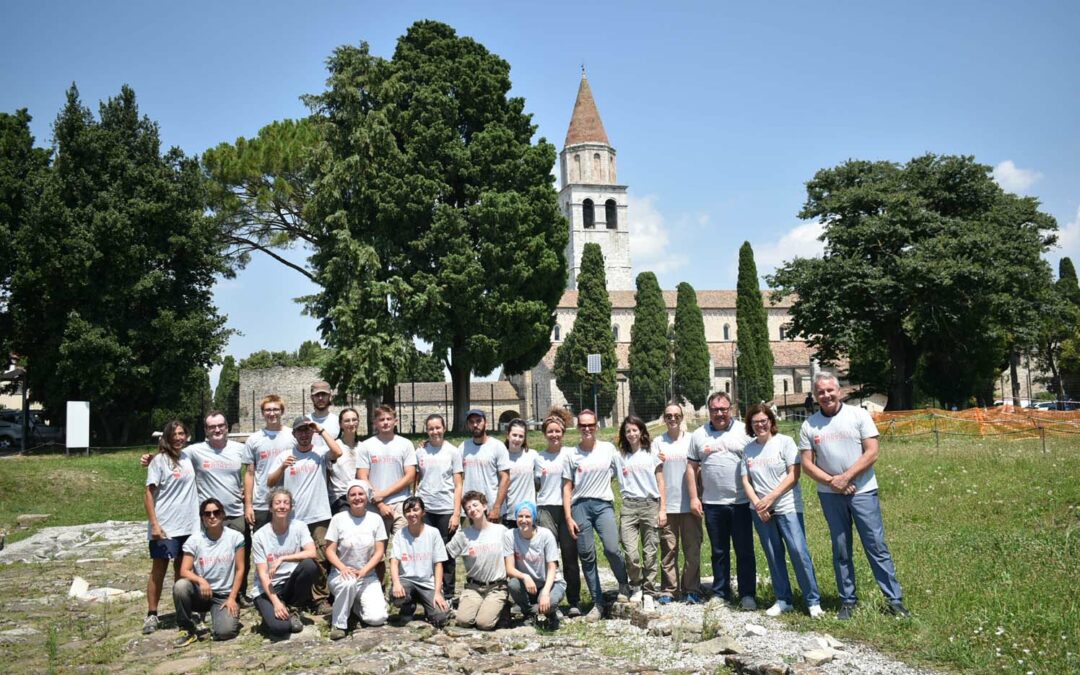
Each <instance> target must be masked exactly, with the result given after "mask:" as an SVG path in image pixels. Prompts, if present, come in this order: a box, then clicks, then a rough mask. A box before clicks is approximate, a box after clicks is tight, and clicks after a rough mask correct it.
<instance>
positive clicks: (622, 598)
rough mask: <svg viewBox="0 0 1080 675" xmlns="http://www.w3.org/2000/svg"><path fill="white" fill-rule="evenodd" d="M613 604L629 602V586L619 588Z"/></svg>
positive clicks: (624, 585)
mask: <svg viewBox="0 0 1080 675" xmlns="http://www.w3.org/2000/svg"><path fill="white" fill-rule="evenodd" d="M615 602H630V584H623V585H622V586H619V595H618V597H616V598H615Z"/></svg>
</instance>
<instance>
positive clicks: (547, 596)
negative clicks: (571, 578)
mask: <svg viewBox="0 0 1080 675" xmlns="http://www.w3.org/2000/svg"><path fill="white" fill-rule="evenodd" d="M514 510H515V513H516V514H517V528H516V529H513V530H508V531H507V532H506V534H505V535H503V556H504V557H505V559H506V576H507V578H508V579H509V581H508V586H509V588H510V597H512V598H513V599H514V602H516V603H517V605H518V607H520V608H521V613H522V614H524V615H525V619H526V620H531V621H535V622H539V621H546V622H547V623H548V625H549V627H551V628H556V627H557V626H558V616H559V615H558V613H557V611H556V610H557V609H558V607H559V602H560V601H562V599H563V595H565V594H566V582H565V581H563V579H562V575H561V574H559V545H558V544H557V543H556V542H555V535H554V534H552V533H551V530H548V529H547V528H543V527H537V526H536V520H537V515H536V504H533V503H532V502H521V503H519V504H518V505H517V506H515V507H514Z"/></svg>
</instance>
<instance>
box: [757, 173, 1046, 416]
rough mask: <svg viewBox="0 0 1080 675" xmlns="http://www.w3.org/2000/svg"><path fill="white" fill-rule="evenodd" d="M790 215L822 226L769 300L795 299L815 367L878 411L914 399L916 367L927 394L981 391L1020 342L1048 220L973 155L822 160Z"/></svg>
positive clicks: (1027, 329)
mask: <svg viewBox="0 0 1080 675" xmlns="http://www.w3.org/2000/svg"><path fill="white" fill-rule="evenodd" d="M799 215H800V217H801V218H804V219H817V220H819V221H820V222H821V223H822V225H823V226H824V232H823V234H822V238H823V240H824V241H825V253H824V255H823V257H821V258H810V259H808V258H796V259H794V260H792V261H789V262H787V263H785V264H784V265H783V266H782V267H781V268H779V269H778V270H777V271H776V273H775V274H774V275H772V276H771V277H769V282H770V285H771V286H773V288H774V289H776V295H775V296H774V297H782V296H784V295H788V294H796V295H797V300H796V301H795V303H794V305H793V307H792V308H791V328H792V332H793V334H794V335H800V336H802V337H805V338H806V339H807V340H808V341H809V343H810V344H811V345H812V346H813V347H814V348H815V350H816V351H817V352H818V355H819V357H820V358H821V359H822V360H823V361H825V362H826V363H828V362H835V361H837V360H839V359H842V358H847V359H848V360H849V362H850V368H849V376H850V378H851V380H852V381H855V382H862V383H866V385H867V387H868V388H869V389H871V390H873V391H881V392H886V393H887V394H888V397H889V401H888V406H887V407H888V409H890V410H900V409H910V408H912V407H913V406H914V404H915V382H916V371H917V370H918V369H919V367H920V363H921V364H923V369H924V372H926V373H930V374H932V375H933V377H930V378H923V379H922V382H923V385H924V386H925V387H927V388H928V391H927V393H929V394H930V395H932V396H935V397H937V398H940V399H943V400H953V401H956V400H957V399H956V397H957V396H960V395H961V394H962V393H964V392H961V391H960V390H959V389H957V388H956V387H953V386H952V383H954V382H956V381H957V380H956V378H962V379H963V380H965V381H966V383H965V384H964V385H963V387H961V388H960V389H965V390H967V391H966V393H965V395H964V397H963V398H964V400H966V398H967V396H970V395H973V394H975V393H976V391H985V390H986V388H987V384H986V383H991V384H990V385H989V386H990V387H991V388H992V381H993V379H994V378H995V377H996V375H997V372H999V371H998V368H999V366H1000V365H1002V364H1003V363H1004V362H1005V359H1006V355H1007V351H1008V350H1009V349H1010V346H1011V345H1016V344H1033V342H1034V339H1035V333H1036V332H1037V331H1036V327H1037V325H1038V321H1037V313H1038V307H1039V303H1038V299H1039V294H1040V293H1041V292H1042V291H1041V289H1044V288H1045V287H1046V285H1047V284H1048V282H1049V278H1050V277H1049V267H1048V265H1047V264H1046V262H1044V261H1043V260H1042V258H1041V257H1040V256H1041V254H1042V253H1043V252H1044V251H1045V250H1046V249H1047V247H1048V246H1050V245H1051V244H1052V243H1053V242H1054V240H1055V237H1054V234H1053V233H1054V231H1055V230H1056V228H1057V225H1056V223H1055V221H1054V219H1053V218H1052V217H1051V216H1049V215H1047V214H1045V213H1043V212H1041V211H1040V210H1039V203H1038V201H1037V200H1035V199H1033V198H1030V197H1018V196H1016V195H1012V194H1007V193H1005V192H1004V191H1003V190H1002V189H1001V188H1000V187H999V186H998V185H997V184H996V183H995V182H994V181H993V179H992V178H991V169H990V167H988V166H985V165H982V164H978V163H977V162H975V160H974V158H972V157H958V156H937V155H933V154H927V155H923V156H921V157H916V158H914V159H912V160H910V161H909V162H907V163H906V164H897V163H893V162H884V161H881V162H869V161H861V160H850V161H848V162H845V163H844V164H841V165H839V166H837V167H833V168H831V169H822V170H821V171H818V172H817V174H816V175H815V176H814V178H813V179H812V180H811V181H809V182H808V183H807V200H806V204H805V205H804V207H803V209H802V211H801V213H800V214H799ZM740 330H741V326H740ZM980 383H982V384H980ZM973 389H974V390H975V391H973Z"/></svg>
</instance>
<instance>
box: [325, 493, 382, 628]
mask: <svg viewBox="0 0 1080 675" xmlns="http://www.w3.org/2000/svg"><path fill="white" fill-rule="evenodd" d="M374 492H375V489H374V488H373V487H372V486H371V483H369V482H367V481H366V480H353V481H351V482H350V483H349V490H348V492H346V493H345V496H346V497H347V498H348V500H349V510H348V511H342V512H341V513H339V514H337V515H335V516H334V517H333V518H331V519H330V527H329V528H327V530H326V560H327V562H329V563H330V566H331V567H332V568H333V569H332V570H331V571H330V579H329V584H330V592H331V593H333V595H334V613H333V618H332V619H331V623H332V624H333V626H332V628H331V629H330V639H331V640H340V639H341V638H343V637H345V635H346V631H347V630H348V627H349V614H351V613H355V614H356V615H357V616H359V617H360V620H361V621H363V622H364V623H365V624H367V625H369V626H381V625H383V624H384V623H386V617H387V615H388V611H387V607H386V598H384V597H383V589H382V584H380V583H379V577H378V576H376V575H375V566H376V565H378V564H379V563H380V562H382V559H383V553H384V552H385V551H386V526H385V525H384V524H383V519H382V516H380V515H379V514H378V513H375V512H373V511H368V508H367V506H368V504H369V503H370V502H371V497H372V495H373V493H374Z"/></svg>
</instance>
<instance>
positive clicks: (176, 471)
mask: <svg viewBox="0 0 1080 675" xmlns="http://www.w3.org/2000/svg"><path fill="white" fill-rule="evenodd" d="M172 477H173V478H177V479H179V478H180V469H173V472H172Z"/></svg>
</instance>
